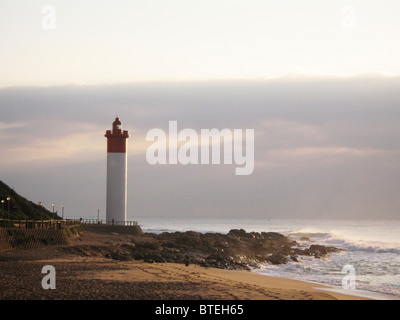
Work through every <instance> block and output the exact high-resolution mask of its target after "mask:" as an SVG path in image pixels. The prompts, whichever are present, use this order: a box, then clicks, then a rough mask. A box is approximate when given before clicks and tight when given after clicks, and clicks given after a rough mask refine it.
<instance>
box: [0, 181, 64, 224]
mask: <svg viewBox="0 0 400 320" xmlns="http://www.w3.org/2000/svg"><path fill="white" fill-rule="evenodd" d="M7 197H10V198H11V200H10V219H37V220H40V219H44V220H47V219H59V218H60V217H58V216H57V215H56V214H55V213H54V214H53V213H52V212H50V211H48V210H46V209H45V208H42V207H41V206H40V205H38V204H35V203H33V202H32V201H29V200H27V199H26V198H24V197H22V196H20V195H19V194H18V193H17V192H15V191H14V190H13V189H11V188H10V187H9V186H7V185H6V184H5V183H4V182H3V181H0V200H5V201H4V203H0V219H7V218H8V201H7Z"/></svg>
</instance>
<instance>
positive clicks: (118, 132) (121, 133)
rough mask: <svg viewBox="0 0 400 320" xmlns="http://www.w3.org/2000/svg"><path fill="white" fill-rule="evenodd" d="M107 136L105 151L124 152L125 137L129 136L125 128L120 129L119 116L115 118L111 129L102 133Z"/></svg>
mask: <svg viewBox="0 0 400 320" xmlns="http://www.w3.org/2000/svg"><path fill="white" fill-rule="evenodd" d="M104 136H105V137H106V138H107V152H111V153H126V139H128V138H129V133H128V131H127V130H122V124H121V121H120V120H119V118H118V117H117V118H115V121H114V122H113V128H112V130H107V131H106V134H105V135H104Z"/></svg>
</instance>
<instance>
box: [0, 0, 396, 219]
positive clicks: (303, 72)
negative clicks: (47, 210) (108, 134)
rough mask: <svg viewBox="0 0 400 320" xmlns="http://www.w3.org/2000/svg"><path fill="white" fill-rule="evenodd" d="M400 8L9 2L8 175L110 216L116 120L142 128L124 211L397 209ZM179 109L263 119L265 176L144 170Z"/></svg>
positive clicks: (196, 117) (228, 122) (4, 55)
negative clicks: (154, 137)
mask: <svg viewBox="0 0 400 320" xmlns="http://www.w3.org/2000/svg"><path fill="white" fill-rule="evenodd" d="M45 5H50V6H52V7H51V8H53V9H54V10H55V11H54V13H55V15H54V17H55V20H54V22H55V25H53V26H54V27H55V28H54V29H52V28H50V29H46V28H44V27H46V25H47V24H46V23H48V22H49V21H50V22H52V20H51V19H52V17H53V16H48V14H49V12H50V15H51V14H52V13H51V11H46V10H45V11H43V12H44V13H43V12H42V9H43V7H44V6H45ZM399 9H400V2H398V1H397V0H396V1H395V0H394V1H389V0H386V1H367V0H363V1H346V2H343V1H320V0H319V1H317V0H315V1H314V0H303V1H288V0H286V1H278V2H277V1H274V2H272V1H255V0H253V1H235V0H230V1H222V0H220V1H177V0H173V1H154V0H153V1H151V0H150V1H122V0H120V1H113V2H110V1H100V0H97V1H84V2H82V1H75V0H73V1H71V0H70V1H39V0H38V1H27V0H24V1H21V0H18V1H15V0H14V1H11V0H3V1H1V3H0V39H1V41H0V112H1V113H0V115H1V117H0V151H1V157H0V179H1V180H3V181H4V182H5V183H7V184H9V185H10V186H12V187H14V188H15V190H16V191H17V192H19V193H21V194H22V195H24V196H26V197H27V198H29V199H30V200H32V201H35V202H38V201H43V202H44V203H45V205H46V206H50V204H51V203H52V202H54V203H56V205H58V206H59V207H60V205H61V203H64V204H65V208H66V213H67V214H68V215H69V216H74V217H80V216H82V217H95V216H96V215H97V209H100V211H101V213H102V214H103V216H104V214H105V193H106V138H105V137H104V133H105V130H107V129H111V124H112V122H113V120H114V118H115V116H116V115H119V116H120V118H121V121H122V122H123V126H124V129H125V130H129V131H130V134H131V138H130V139H129V140H128V195H129V197H128V218H129V219H135V218H136V217H140V216H163V217H168V216H174V217H179V216H183V217H184V216H197V217H201V216H208V217H214V216H218V217H243V216H254V217H308V218H309V217H324V218H335V217H337V218H342V217H352V218H359V217H362V218H399V208H400V197H399V191H400V148H399V134H400V129H399V123H400V108H399V107H400V90H399V88H400V86H399V85H400V77H399V75H400V59H399V58H398V57H399V56H400V41H399V40H398V39H400V20H399V19H398V14H399ZM44 19H45V20H44ZM48 19H50V20H48ZM47 26H48V25H47ZM171 120H177V121H178V130H181V129H184V128H193V129H195V130H196V131H197V132H200V130H201V129H212V128H217V129H224V128H230V129H236V128H240V129H254V130H255V170H254V173H253V174H252V175H249V176H236V175H235V167H236V165H187V166H183V165H164V166H161V165H156V166H151V165H149V164H148V163H147V162H146V149H147V147H148V146H149V145H150V144H149V143H148V142H146V141H145V136H146V133H147V132H148V131H149V130H150V129H152V128H156V127H158V128H162V129H164V130H165V131H167V130H168V121H171Z"/></svg>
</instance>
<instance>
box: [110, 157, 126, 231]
mask: <svg viewBox="0 0 400 320" xmlns="http://www.w3.org/2000/svg"><path fill="white" fill-rule="evenodd" d="M126 212H127V156H126V153H112V152H110V153H107V211H106V220H107V224H109V225H125V224H126V221H127V213H126Z"/></svg>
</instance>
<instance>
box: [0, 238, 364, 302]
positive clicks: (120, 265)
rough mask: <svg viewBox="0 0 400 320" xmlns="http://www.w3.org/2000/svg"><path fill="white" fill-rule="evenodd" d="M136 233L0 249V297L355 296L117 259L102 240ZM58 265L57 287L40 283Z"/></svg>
mask: <svg viewBox="0 0 400 320" xmlns="http://www.w3.org/2000/svg"><path fill="white" fill-rule="evenodd" d="M130 240H132V236H123V235H117V234H111V235H107V234H95V233H92V232H85V233H84V234H83V236H82V237H81V238H78V239H75V240H74V241H73V245H72V246H58V247H47V248H41V249H34V250H16V251H9V252H5V253H2V254H0V265H1V270H2V277H1V280H0V299H89V300H93V299H113V300H114V299H115V300H120V299H123V300H126V299H134V300H136V299H146V300H147V299H149V300H154V299H157V300H161V299H182V300H187V299H192V300H199V299H201V300H203V299H204V300H210V299H221V300H237V299H240V300H246V299H249V300H321V299H323V300H336V299H339V300H347V299H349V300H352V299H360V298H359V297H354V296H350V295H343V294H339V293H336V292H327V291H323V290H319V289H318V288H327V287H324V286H320V285H316V284H312V283H306V282H301V281H296V280H290V279H282V278H274V277H269V276H265V275H260V274H257V273H254V272H250V271H233V270H223V269H216V268H205V267H200V266H198V265H194V264H191V265H189V266H188V267H186V266H185V265H184V264H178V263H145V262H142V261H115V260H112V259H108V258H105V257H104V254H103V252H102V247H101V246H99V244H104V243H107V244H108V245H112V246H116V245H120V244H121V243H124V242H125V241H130ZM45 265H52V266H54V267H55V270H56V289H55V290H44V289H43V288H42V286H41V281H42V278H43V277H44V276H45V275H44V274H42V273H41V270H42V268H43V266H45Z"/></svg>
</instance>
